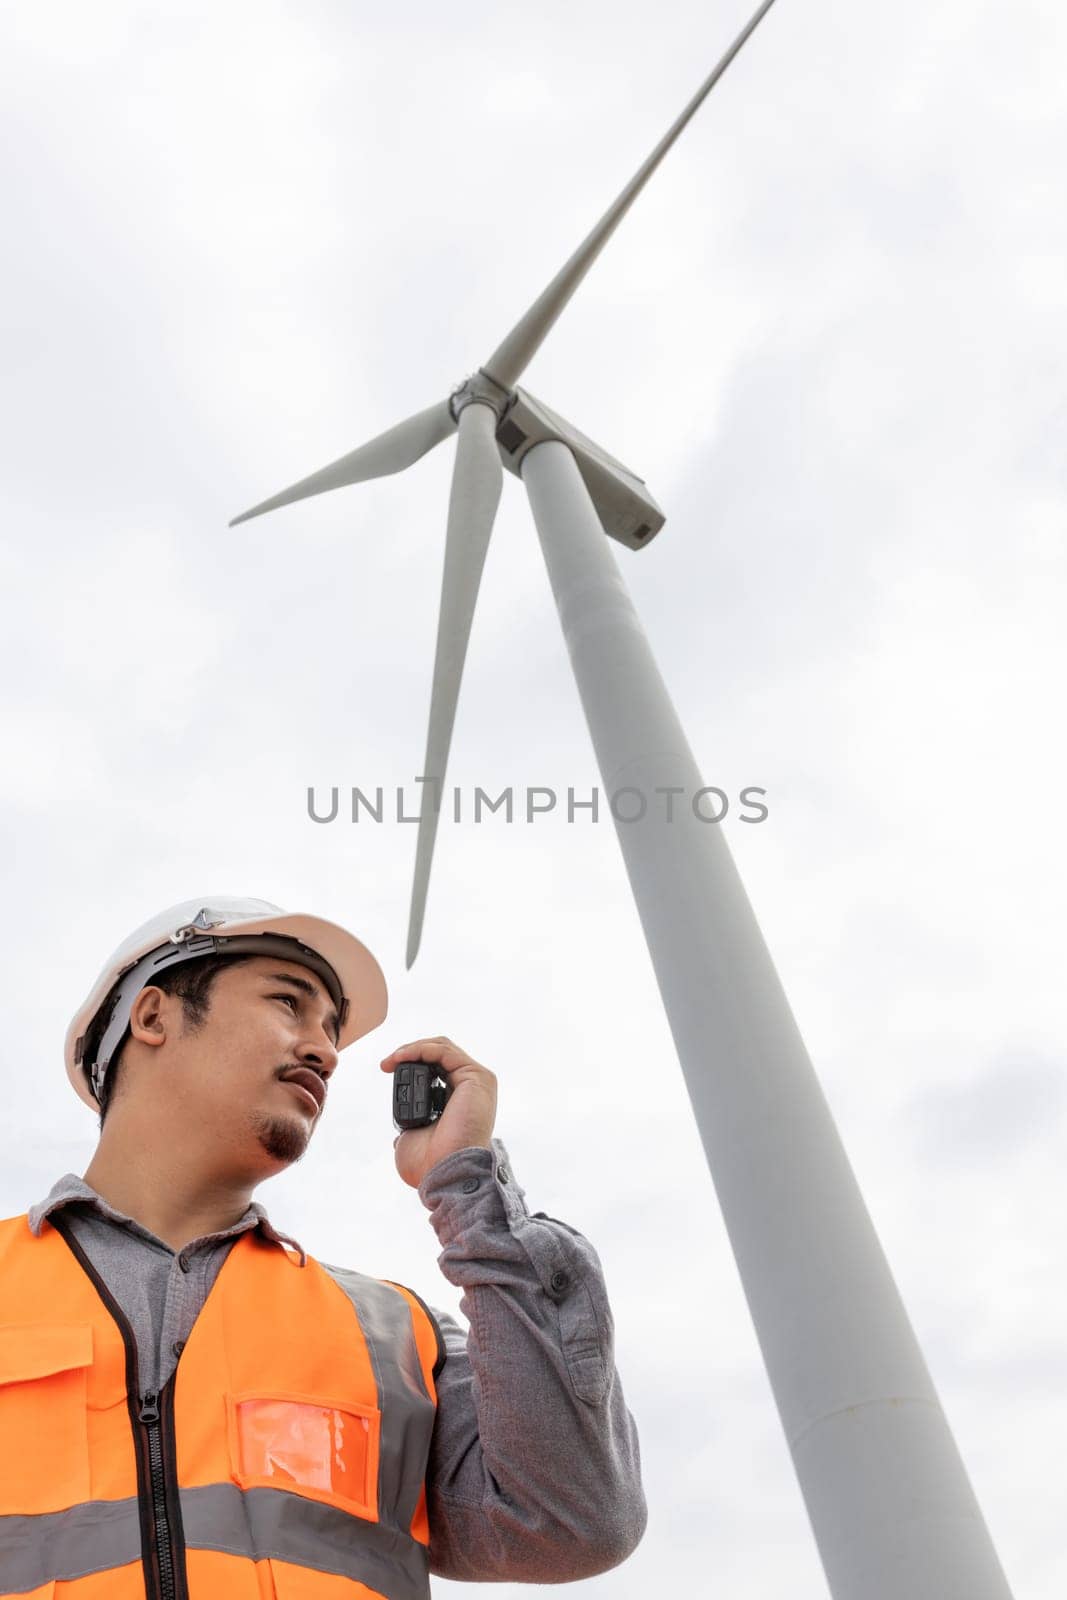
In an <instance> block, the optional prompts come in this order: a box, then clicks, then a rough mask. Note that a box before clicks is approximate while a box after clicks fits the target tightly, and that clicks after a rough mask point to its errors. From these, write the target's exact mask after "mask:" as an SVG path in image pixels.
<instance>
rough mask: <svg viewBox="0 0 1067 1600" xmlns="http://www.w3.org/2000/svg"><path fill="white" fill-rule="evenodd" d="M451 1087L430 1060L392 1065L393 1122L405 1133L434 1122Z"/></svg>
mask: <svg viewBox="0 0 1067 1600" xmlns="http://www.w3.org/2000/svg"><path fill="white" fill-rule="evenodd" d="M451 1093H452V1090H451V1087H450V1086H449V1084H448V1081H447V1079H446V1078H445V1077H444V1075H443V1074H442V1072H441V1069H440V1067H438V1066H435V1065H434V1064H433V1062H432V1061H401V1062H400V1063H399V1065H398V1066H396V1067H395V1068H394V1069H393V1126H394V1128H399V1129H400V1132H401V1133H406V1132H407V1130H408V1129H409V1128H426V1127H429V1125H430V1123H431V1122H436V1121H437V1119H438V1117H439V1116H440V1115H441V1112H442V1111H443V1110H444V1109H445V1104H446V1102H447V1101H448V1098H449V1096H450V1095H451Z"/></svg>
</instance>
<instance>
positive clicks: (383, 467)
mask: <svg viewBox="0 0 1067 1600" xmlns="http://www.w3.org/2000/svg"><path fill="white" fill-rule="evenodd" d="M455 428H456V423H455V418H454V417H453V415H452V411H451V408H450V406H449V404H448V401H447V400H443V401H441V403H440V404H439V405H436V406H430V407H429V409H428V410H426V411H418V412H416V413H415V415H414V416H413V417H408V418H406V420H405V421H404V422H398V423H397V424H396V427H395V428H387V429H386V431H385V433H380V434H379V435H378V437H377V438H376V439H371V440H370V441H369V442H368V443H367V444H361V445H360V447H359V449H358V450H350V451H349V453H348V455H346V456H341V458H340V460H338V461H332V462H331V463H330V465H329V466H328V467H322V468H321V469H320V470H319V471H318V472H313V473H312V474H311V476H310V478H301V480H300V482H299V483H294V484H292V485H291V486H290V487H289V488H288V489H283V490H282V491H281V493H280V494H275V495H272V496H271V498H270V499H269V500H263V501H261V502H260V504H259V505H258V506H253V507H252V509H251V511H242V513H241V515H240V516H239V517H234V519H233V521H232V522H231V523H230V527H231V528H236V526H237V524H238V523H239V522H247V521H248V519H249V517H261V516H262V515H263V513H264V512H265V511H276V510H277V509H278V507H279V506H288V505H292V504H293V502H294V501H295V500H307V499H308V498H309V497H310V496H311V495H313V494H325V493H326V491H327V490H328V489H341V488H344V487H345V485H346V484H350V483H365V482H366V480H367V479H368V478H386V477H388V476H389V474H390V473H392V472H403V470H404V468H405V467H410V466H411V465H412V464H413V463H414V462H416V461H418V460H419V458H420V457H421V456H424V455H426V453H427V451H429V450H432V449H433V447H434V445H437V444H440V443H441V441H442V440H443V439H447V438H448V436H449V434H450V433H454V432H455Z"/></svg>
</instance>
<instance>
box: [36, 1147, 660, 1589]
mask: <svg viewBox="0 0 1067 1600" xmlns="http://www.w3.org/2000/svg"><path fill="white" fill-rule="evenodd" d="M492 1145H493V1148H492V1149H491V1150H488V1149H485V1148H483V1147H480V1146H472V1147H471V1148H469V1149H466V1150H458V1151H456V1152H454V1153H453V1154H452V1155H450V1156H447V1157H446V1158H445V1159H444V1160H443V1161H440V1162H438V1164H437V1165H436V1166H435V1167H433V1168H432V1169H431V1171H430V1172H428V1173H427V1175H426V1177H425V1178H424V1179H423V1181H422V1183H421V1185H420V1186H419V1196H420V1198H421V1200H422V1202H423V1204H424V1205H425V1206H426V1207H427V1208H428V1210H429V1212H430V1220H431V1222H432V1223H433V1226H434V1229H435V1231H436V1233H437V1237H438V1240H439V1241H440V1244H441V1246H442V1251H441V1255H440V1256H439V1257H438V1261H439V1264H440V1267H441V1270H442V1272H443V1273H444V1275H445V1277H446V1278H447V1279H448V1281H449V1282H450V1283H452V1284H455V1285H456V1286H457V1287H458V1288H461V1289H462V1290H463V1294H462V1296H461V1298H460V1306H461V1308H462V1311H463V1314H464V1316H465V1317H466V1318H467V1320H468V1322H469V1323H470V1331H469V1333H464V1331H463V1329H462V1328H461V1327H460V1325H459V1323H458V1322H457V1321H456V1320H455V1318H454V1317H451V1316H450V1315H449V1314H448V1313H447V1312H445V1311H438V1310H436V1309H434V1308H433V1307H432V1306H431V1307H430V1310H431V1311H432V1313H433V1316H434V1317H435V1319H436V1321H437V1323H438V1326H439V1327H440V1329H441V1333H442V1336H443V1339H444V1344H445V1349H446V1358H445V1362H444V1365H443V1366H442V1367H441V1369H440V1371H439V1373H438V1376H437V1380H436V1382H437V1415H436V1420H435V1423H434V1432H433V1439H432V1442H431V1446H430V1458H429V1463H428V1466H427V1474H426V1494H427V1509H428V1513H429V1521H430V1551H429V1555H430V1571H431V1573H433V1574H435V1575H436V1576H439V1577H445V1578H460V1579H471V1580H497V1581H502V1580H508V1579H510V1580H512V1581H519V1582H528V1583H560V1582H564V1581H566V1580H568V1579H574V1578H586V1577H592V1576H593V1575H594V1574H596V1573H598V1572H604V1571H606V1570H607V1569H608V1568H610V1567H613V1566H617V1565H618V1564H619V1562H621V1561H623V1560H625V1558H626V1557H627V1556H628V1555H629V1554H630V1552H631V1551H632V1550H633V1549H634V1548H635V1546H636V1545H637V1543H638V1541H639V1540H640V1538H641V1535H642V1534H643V1532H644V1529H645V1522H646V1515H647V1513H646V1507H645V1499H644V1494H643V1491H642V1488H641V1475H640V1450H639V1446H638V1440H637V1430H636V1427H635V1425H634V1421H633V1418H632V1416H631V1415H630V1413H629V1411H628V1410H627V1407H626V1403H625V1400H624V1398H623V1393H622V1386H621V1384H620V1382H619V1377H618V1374H617V1372H616V1371H615V1363H614V1335H613V1327H614V1325H613V1321H612V1315H611V1309H610V1306H609V1305H608V1298H607V1291H606V1289H605V1285H604V1277H603V1273H602V1270H601V1266H600V1261H599V1259H598V1257H597V1254H596V1251H595V1250H594V1249H593V1247H592V1245H591V1244H590V1243H589V1241H588V1240H587V1239H585V1238H583V1236H582V1235H581V1234H580V1233H578V1232H576V1231H575V1229H573V1228H570V1227H568V1226H567V1224H566V1223H563V1222H558V1221H556V1219H555V1218H552V1217H548V1216H546V1215H545V1213H544V1212H541V1211H539V1212H536V1213H534V1214H533V1215H531V1213H530V1211H529V1208H528V1207H527V1205H526V1200H525V1193H524V1191H523V1190H522V1189H521V1188H520V1187H519V1185H518V1184H517V1183H516V1182H515V1179H514V1177H513V1176H512V1173H511V1163H510V1160H509V1158H508V1153H507V1150H506V1149H505V1147H504V1145H503V1143H502V1142H501V1141H500V1140H499V1139H494V1140H493V1141H492ZM60 1207H65V1208H66V1214H67V1216H68V1218H69V1221H70V1227H71V1231H72V1233H73V1235H74V1237H75V1238H76V1240H77V1242H78V1243H79V1244H80V1245H81V1247H82V1248H83V1249H84V1251H85V1253H86V1255H87V1256H88V1258H89V1260H90V1261H91V1263H92V1265H93V1266H94V1268H95V1269H96V1270H97V1271H98V1272H99V1274H100V1276H101V1278H102V1279H103V1281H104V1282H105V1283H106V1284H107V1286H108V1288H109V1289H110V1291H111V1293H112V1294H113V1295H114V1297H115V1299H116V1301H117V1302H118V1304H119V1306H120V1307H121V1309H122V1311H123V1313H124V1315H125V1316H126V1318H127V1320H128V1321H129V1323H130V1326H131V1329H132V1330H133V1335H134V1339H135V1341H136V1345H137V1357H138V1367H139V1372H140V1378H141V1385H142V1390H143V1392H145V1393H147V1392H150V1391H151V1392H158V1391H159V1390H160V1389H161V1388H162V1387H163V1385H164V1384H165V1383H166V1381H167V1379H168V1378H169V1377H170V1376H171V1374H172V1373H173V1371H174V1368H175V1366H176V1365H177V1361H178V1357H179V1356H180V1354H181V1351H182V1348H183V1346H184V1342H185V1340H187V1339H188V1337H189V1334H190V1332H191V1331H192V1327H193V1324H194V1322H195V1321H196V1318H197V1316H198V1315H199V1313H200V1310H201V1308H202V1306H203V1304H204V1301H205V1300H206V1299H207V1296H208V1293H209V1291H210V1289H211V1287H212V1285H213V1284H214V1282H215V1279H216V1278H217V1277H218V1274H219V1271H220V1269H221V1267H222V1264H223V1262H224V1261H225V1259H226V1257H227V1255H228V1254H229V1251H230V1249H231V1248H232V1246H233V1243H234V1241H235V1239H236V1238H237V1236H238V1235H239V1234H241V1233H243V1232H245V1231H246V1230H247V1229H249V1228H258V1229H259V1231H260V1233H261V1235H262V1236H263V1237H264V1238H266V1239H269V1240H271V1241H273V1242H274V1243H276V1244H277V1245H278V1246H279V1248H283V1247H284V1245H286V1244H288V1245H291V1246H293V1247H294V1248H295V1249H296V1250H298V1251H300V1254H301V1257H302V1259H306V1256H305V1253H304V1252H303V1251H302V1250H301V1247H300V1246H299V1245H298V1244H297V1243H296V1241H295V1240H294V1239H290V1238H289V1237H288V1235H286V1234H281V1233H278V1232H277V1230H276V1229H275V1228H273V1227H272V1225H271V1223H270V1221H269V1220H268V1217H267V1214H266V1212H265V1211H264V1209H263V1207H262V1206H261V1205H259V1204H258V1203H256V1202H253V1203H252V1204H251V1205H250V1206H249V1208H248V1210H247V1211H246V1212H245V1214H244V1216H243V1217H242V1218H241V1219H240V1221H239V1222H235V1223H234V1224H233V1226H232V1227H231V1228H227V1229H225V1230H224V1231H223V1232H220V1233H213V1234H208V1235H206V1236H205V1237H203V1238H200V1239H192V1240H190V1241H189V1242H188V1243H187V1244H186V1245H184V1246H183V1248H182V1249H181V1250H180V1251H175V1250H173V1249H172V1248H171V1247H170V1245H168V1244H165V1243H164V1242H163V1241H162V1240H161V1239H159V1238H157V1237H156V1235H155V1234H153V1233H150V1232H149V1230H148V1229H147V1228H145V1227H142V1225H141V1224H140V1223H139V1222H137V1221H135V1220H134V1218H132V1217H126V1216H123V1215H122V1214H121V1213H120V1212H118V1211H116V1210H115V1209H114V1208H113V1207H112V1206H110V1205H108V1203H107V1201H106V1200H104V1199H103V1198H102V1197H101V1196H100V1195H98V1194H97V1193H96V1192H95V1190H93V1189H92V1188H90V1187H89V1185H88V1184H87V1183H85V1182H84V1180H83V1179H81V1178H79V1177H77V1176H76V1175H75V1174H74V1173H67V1174H66V1175H65V1176H64V1177H62V1178H60V1179H59V1181H58V1182H57V1183H56V1184H55V1185H54V1186H53V1188H52V1189H51V1191H50V1193H49V1194H48V1195H47V1197H46V1198H45V1199H44V1200H42V1201H40V1202H39V1203H38V1204H37V1205H35V1206H33V1207H31V1209H30V1211H29V1214H28V1216H29V1225H30V1227H31V1228H32V1230H33V1232H34V1233H35V1234H40V1231H41V1228H42V1225H43V1223H44V1221H45V1219H46V1218H47V1217H48V1216H49V1214H50V1213H51V1212H53V1211H56V1210H58V1209H59V1208H60Z"/></svg>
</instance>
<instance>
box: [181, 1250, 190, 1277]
mask: <svg viewBox="0 0 1067 1600" xmlns="http://www.w3.org/2000/svg"><path fill="white" fill-rule="evenodd" d="M178 1265H179V1267H181V1269H182V1271H183V1272H188V1271H189V1257H188V1256H187V1255H186V1254H185V1251H184V1250H183V1251H182V1253H181V1255H180V1256H179V1257H178Z"/></svg>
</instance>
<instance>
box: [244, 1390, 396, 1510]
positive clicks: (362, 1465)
mask: <svg viewBox="0 0 1067 1600" xmlns="http://www.w3.org/2000/svg"><path fill="white" fill-rule="evenodd" d="M226 1406H227V1424H228V1431H229V1450H230V1468H231V1472H232V1474H233V1478H234V1481H235V1482H236V1483H238V1484H240V1486H241V1488H243V1489H251V1488H270V1489H288V1490H291V1491H293V1492H295V1493H297V1494H302V1495H306V1496H307V1497H308V1498H309V1499H312V1500H321V1501H322V1502H323V1503H324V1504H325V1505H331V1506H338V1507H339V1508H340V1509H341V1510H343V1511H349V1512H351V1513H352V1514H353V1515H354V1516H357V1517H364V1518H367V1519H368V1520H369V1521H372V1522H377V1520H378V1441H379V1433H380V1429H381V1413H380V1412H379V1411H378V1410H376V1409H375V1408H374V1407H373V1406H363V1405H359V1404H356V1403H354V1402H353V1401H350V1400H334V1399H324V1398H322V1397H321V1396H315V1395H305V1394H277V1393H276V1394H263V1393H261V1392H257V1393H245V1394H236V1395H228V1396H227V1400H226Z"/></svg>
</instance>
